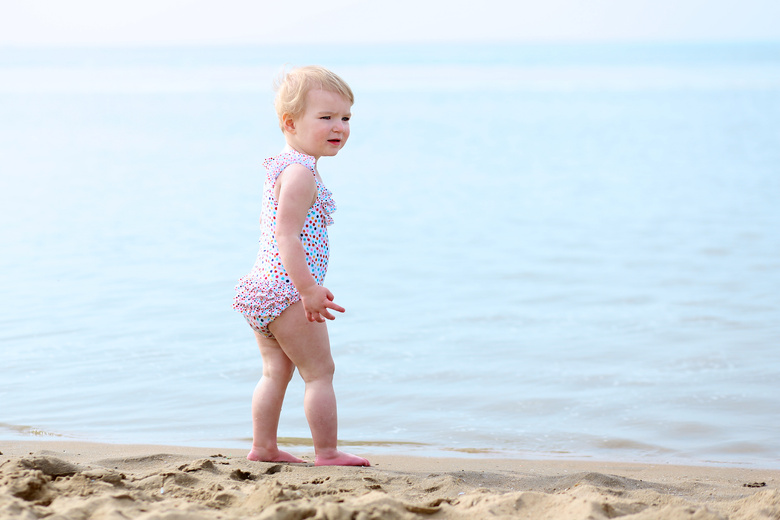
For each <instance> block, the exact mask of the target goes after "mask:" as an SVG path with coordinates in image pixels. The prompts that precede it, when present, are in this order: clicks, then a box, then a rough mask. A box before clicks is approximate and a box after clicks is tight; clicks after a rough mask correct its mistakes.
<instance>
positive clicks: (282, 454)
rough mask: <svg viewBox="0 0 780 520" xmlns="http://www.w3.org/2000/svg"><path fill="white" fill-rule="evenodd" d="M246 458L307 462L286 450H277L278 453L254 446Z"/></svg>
mask: <svg viewBox="0 0 780 520" xmlns="http://www.w3.org/2000/svg"><path fill="white" fill-rule="evenodd" d="M246 458H247V460H252V461H255V462H306V461H305V460H303V459H299V458H298V457H296V456H295V455H292V454H290V453H287V452H286V451H282V450H276V453H271V452H270V451H269V450H261V449H260V448H252V451H250V452H249V455H247V456H246Z"/></svg>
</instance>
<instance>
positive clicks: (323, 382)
mask: <svg viewBox="0 0 780 520" xmlns="http://www.w3.org/2000/svg"><path fill="white" fill-rule="evenodd" d="M269 328H270V330H271V332H272V333H273V335H274V337H275V338H276V339H277V341H278V342H279V345H280V346H281V348H282V350H284V353H285V354H286V355H287V357H288V358H289V359H290V360H291V361H292V362H293V363H294V364H295V366H296V367H298V372H299V373H300V374H301V377H302V378H303V380H304V381H305V383H306V393H305V396H304V401H303V407H304V410H305V411H306V419H307V421H308V422H309V428H310V429H311V436H312V440H313V441H314V453H315V464H316V465H318V466H324V465H338V466H369V465H370V464H369V462H368V461H367V460H366V459H364V458H362V457H358V456H355V455H350V454H349V453H344V452H341V451H339V450H338V448H337V447H336V446H337V438H338V418H337V415H336V394H335V392H334V391H333V372H334V370H335V366H334V364H333V357H332V356H331V354H330V341H329V340H328V329H327V327H326V326H325V324H324V323H318V322H310V321H308V320H307V319H306V315H305V313H304V312H303V304H302V303H301V302H300V301H299V302H297V303H295V304H293V305H291V306H289V307H288V308H287V309H285V310H284V312H282V314H281V315H280V316H279V317H278V318H276V319H275V320H274V321H272V322H271V324H270V326H269Z"/></svg>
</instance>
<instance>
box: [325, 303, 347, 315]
mask: <svg viewBox="0 0 780 520" xmlns="http://www.w3.org/2000/svg"><path fill="white" fill-rule="evenodd" d="M325 307H327V308H329V309H333V310H334V311H337V312H344V311H346V310H347V309H345V308H344V307H342V306H341V305H339V304H338V303H334V302H332V301H330V302H325Z"/></svg>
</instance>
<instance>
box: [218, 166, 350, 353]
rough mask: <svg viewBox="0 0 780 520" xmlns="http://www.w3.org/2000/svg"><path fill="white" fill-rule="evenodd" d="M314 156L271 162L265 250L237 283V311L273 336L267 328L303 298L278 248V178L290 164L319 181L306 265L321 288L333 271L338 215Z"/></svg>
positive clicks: (304, 239)
mask: <svg viewBox="0 0 780 520" xmlns="http://www.w3.org/2000/svg"><path fill="white" fill-rule="evenodd" d="M314 162H315V160H314V157H312V156H311V155H306V154H302V153H300V152H296V151H289V152H284V153H281V154H279V155H277V156H276V157H271V158H269V159H266V160H265V162H264V163H263V166H265V168H266V170H267V174H266V178H265V184H264V186H263V209H262V213H261V214H262V219H261V223H260V227H261V234H260V251H259V252H258V253H257V260H256V261H255V265H254V267H252V270H251V271H250V272H249V274H248V275H246V276H244V277H243V278H241V279H240V280H239V281H238V285H236V296H235V298H233V308H234V309H235V310H237V311H238V312H240V313H241V314H243V315H244V317H245V318H246V320H247V321H248V322H249V325H251V326H252V328H253V329H255V330H257V331H258V332H260V333H261V334H262V335H264V336H266V337H268V338H273V334H271V331H270V330H268V324H269V323H271V322H272V321H273V320H275V319H276V318H278V317H279V315H280V314H281V313H282V311H284V310H285V309H286V308H287V307H289V306H290V305H292V304H293V303H295V302H297V301H298V300H300V299H301V295H300V294H299V293H298V290H297V289H296V288H295V286H294V285H293V283H292V281H291V280H290V277H289V276H288V274H287V271H286V270H285V269H284V266H283V265H282V260H281V258H280V257H279V248H278V246H277V244H276V211H277V207H278V205H279V202H278V201H277V200H276V196H275V195H274V185H275V184H276V179H277V178H278V177H279V175H280V174H281V173H282V172H283V171H284V169H285V168H287V167H288V166H290V165H291V164H296V163H297V164H302V165H303V166H306V167H307V168H308V169H309V170H311V173H312V175H314V181H315V182H316V183H317V199H316V200H315V201H314V204H313V205H312V206H311V207H310V208H309V212H308V213H307V214H306V221H305V222H304V224H303V229H302V230H301V235H300V237H301V243H302V244H303V249H304V250H305V251H306V263H307V264H308V266H309V271H311V274H312V276H314V279H315V280H316V281H317V284H318V285H322V282H323V280H324V279H325V273H326V272H327V270H328V253H329V249H328V230H327V226H329V225H331V224H333V218H332V217H331V216H330V214H331V213H333V212H334V211H336V204H335V203H334V202H333V198H332V195H331V193H330V191H329V190H328V189H327V188H326V187H325V186H324V185H323V184H322V183H321V182H320V181H319V180H318V179H317V175H316V172H315V169H314Z"/></svg>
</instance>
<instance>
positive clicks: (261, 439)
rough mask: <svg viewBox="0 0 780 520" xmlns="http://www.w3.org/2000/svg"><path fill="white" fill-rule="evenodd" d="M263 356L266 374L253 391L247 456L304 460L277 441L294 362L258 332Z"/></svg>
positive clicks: (270, 460)
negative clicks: (278, 444)
mask: <svg viewBox="0 0 780 520" xmlns="http://www.w3.org/2000/svg"><path fill="white" fill-rule="evenodd" d="M255 336H256V337H257V344H258V346H259V347H260V355H261V356H262V357H263V377H262V379H260V382H259V383H257V387H255V392H254V394H253V395H252V451H250V452H249V455H247V457H246V458H247V459H249V460H256V461H265V462H304V461H303V460H301V459H299V458H298V457H295V456H293V455H291V454H289V453H287V452H286V451H281V450H279V447H278V446H277V444H276V430H277V428H278V427H279V414H280V413H281V411H282V402H283V401H284V393H285V391H286V390H287V384H288V383H289V382H290V379H292V375H293V371H294V370H295V365H293V362H292V361H290V358H288V357H287V355H286V354H285V353H284V351H282V349H281V348H280V347H279V343H278V342H277V341H276V340H275V339H272V338H266V337H265V336H263V335H262V334H259V333H258V332H255Z"/></svg>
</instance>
